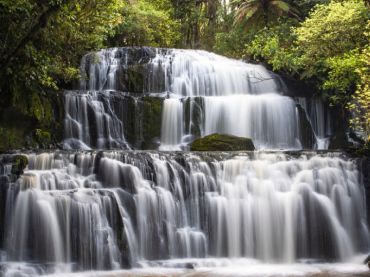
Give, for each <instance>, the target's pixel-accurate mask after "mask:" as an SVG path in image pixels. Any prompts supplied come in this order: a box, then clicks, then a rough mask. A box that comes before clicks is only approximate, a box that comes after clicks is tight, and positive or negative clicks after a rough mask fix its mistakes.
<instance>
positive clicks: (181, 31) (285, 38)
mask: <svg viewBox="0 0 370 277" xmlns="http://www.w3.org/2000/svg"><path fill="white" fill-rule="evenodd" d="M0 17H1V18H0V20H1V23H2V24H1V25H0V52H1V54H0V93H1V94H2V96H3V97H2V100H1V101H3V102H4V101H5V100H4V99H6V101H8V102H9V101H15V100H14V99H18V98H19V97H21V95H22V93H25V92H22V91H23V90H28V89H31V90H40V91H42V90H58V89H60V88H68V87H71V86H72V84H73V82H74V81H75V80H76V79H78V78H79V70H78V65H79V61H80V59H81V57H82V55H83V54H85V53H86V52H89V51H94V50H97V49H100V48H104V47H116V46H154V47H176V48H193V49H205V50H210V51H214V52H216V53H219V54H222V55H226V56H229V57H234V58H238V59H244V60H248V61H252V62H261V63H264V64H265V65H266V66H267V67H268V68H270V69H271V70H274V71H276V72H278V73H280V74H282V75H283V76H285V77H287V78H291V79H296V80H300V81H302V82H306V83H308V84H310V85H312V86H313V87H315V88H316V89H317V90H318V92H319V93H321V94H322V95H323V96H325V97H328V98H329V99H330V101H331V102H332V103H333V104H336V105H337V104H339V105H341V106H342V107H343V109H344V110H346V111H350V112H352V113H353V114H354V115H355V116H354V118H353V120H352V123H353V126H354V128H355V129H357V130H359V131H362V132H364V133H365V134H366V135H367V136H369V134H370V126H369V122H370V112H369V107H370V104H369V103H370V92H369V86H370V77H369V66H370V65H369V52H370V51H369V38H370V37H369V32H370V30H369V28H370V27H369V26H370V25H369V19H370V9H369V1H366V0H331V1H330V0H181V1H180V0H99V1H98V0H82V1H69V0H30V1H26V0H0ZM20 91H21V92H20ZM9 99H10V100H9Z"/></svg>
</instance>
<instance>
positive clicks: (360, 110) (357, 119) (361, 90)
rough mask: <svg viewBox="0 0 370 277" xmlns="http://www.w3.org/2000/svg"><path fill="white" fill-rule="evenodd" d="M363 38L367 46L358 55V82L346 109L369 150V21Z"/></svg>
mask: <svg viewBox="0 0 370 277" xmlns="http://www.w3.org/2000/svg"><path fill="white" fill-rule="evenodd" d="M365 36H366V38H367V39H368V44H367V46H366V47H365V48H364V49H363V51H362V53H361V55H360V62H361V66H359V67H357V69H356V73H357V74H358V75H359V81H358V82H357V89H356V92H355V94H354V95H353V96H352V99H351V101H350V102H349V104H348V108H349V110H350V111H351V112H352V114H353V118H352V120H351V123H352V126H353V128H354V129H355V130H357V131H359V132H362V133H363V135H364V137H365V138H366V139H367V146H368V149H370V147H369V146H370V21H369V24H368V26H367V31H366V32H365Z"/></svg>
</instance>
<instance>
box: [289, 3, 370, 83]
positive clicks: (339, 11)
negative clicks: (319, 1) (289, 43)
mask: <svg viewBox="0 0 370 277" xmlns="http://www.w3.org/2000/svg"><path fill="white" fill-rule="evenodd" d="M368 19H369V11H368V10H367V8H366V7H365V5H364V2H363V1H362V0H346V1H341V2H337V1H331V2H330V3H329V4H328V5H317V6H315V9H314V10H313V11H312V12H311V13H310V15H309V17H308V18H307V19H306V20H305V21H304V22H303V23H302V24H301V26H299V27H297V28H295V29H294V33H295V34H296V36H297V39H296V45H297V51H298V55H299V56H300V63H301V64H302V67H303V68H304V75H305V76H307V77H311V76H314V75H317V73H325V72H327V71H328V70H330V65H333V61H330V59H333V58H334V57H336V59H337V62H338V59H339V57H343V58H345V59H348V55H350V54H348V55H345V53H347V52H351V51H353V50H354V49H358V48H361V47H362V46H363V45H364V44H365V43H366V40H365V37H364V35H363V29H364V26H366V22H367V20H368Z"/></svg>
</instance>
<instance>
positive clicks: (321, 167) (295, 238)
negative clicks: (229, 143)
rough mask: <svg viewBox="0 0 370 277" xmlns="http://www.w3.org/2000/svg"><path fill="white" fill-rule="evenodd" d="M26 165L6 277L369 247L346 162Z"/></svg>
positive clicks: (147, 160) (11, 221)
mask: <svg viewBox="0 0 370 277" xmlns="http://www.w3.org/2000/svg"><path fill="white" fill-rule="evenodd" d="M28 159H29V165H28V168H27V169H26V171H25V172H24V174H23V175H21V177H20V178H19V179H18V180H16V181H14V180H13V181H12V180H11V179H8V181H7V189H6V194H5V198H4V200H5V202H4V203H5V210H4V211H2V212H3V213H4V214H5V217H4V218H0V219H1V220H2V222H0V223H1V226H4V236H5V240H4V242H5V244H4V246H3V247H4V251H5V252H4V254H3V258H2V259H3V261H2V263H3V267H2V268H3V269H4V268H5V269H6V270H8V271H6V272H9V275H6V274H5V276H13V275H10V272H13V273H14V272H25V271H27V272H34V274H41V273H43V274H46V273H53V272H68V271H75V270H79V271H80V270H92V269H99V270H103V269H118V268H122V267H132V266H133V267H135V266H139V265H141V264H148V263H149V264H150V262H155V261H158V260H168V261H169V262H170V261H171V260H174V261H175V259H179V258H192V259H194V260H199V261H201V259H205V258H211V257H212V258H219V259H234V258H252V259H257V260H259V261H262V262H266V263H276V262H283V263H292V262H298V261H301V260H307V259H308V260H313V261H316V260H321V261H346V260H348V259H350V258H351V257H352V256H353V255H355V254H358V253H361V252H363V251H366V250H367V249H368V247H369V246H370V245H369V232H368V228H367V225H366V215H365V203H364V197H363V188H362V185H361V183H360V176H359V171H358V168H357V166H356V163H355V162H354V161H352V160H347V159H346V158H343V157H340V156H339V154H325V155H324V154H322V155H318V154H316V153H314V152H311V153H301V154H295V156H294V157H293V156H290V155H288V154H284V153H267V152H265V153H258V152H255V153H233V154H230V153H213V154H212V153H205V154H203V155H200V154H195V153H183V154H181V155H180V154H178V153H163V152H162V153H161V152H137V153H135V152H123V151H120V152H98V153H94V152H86V153H83V152H82V153H74V152H60V153H59V152H54V153H39V154H28ZM4 168H5V167H4ZM2 174H3V176H10V175H9V174H10V172H9V170H8V171H6V170H5V171H3V172H2ZM3 178H5V177H3ZM19 263H22V264H19ZM15 264H19V266H18V267H16V268H17V270H18V271H17V270H15V268H14V265H15ZM31 269H32V270H31Z"/></svg>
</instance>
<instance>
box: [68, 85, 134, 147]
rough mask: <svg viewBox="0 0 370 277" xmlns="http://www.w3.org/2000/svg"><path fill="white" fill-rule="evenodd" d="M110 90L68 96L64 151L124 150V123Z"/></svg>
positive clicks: (125, 144)
mask: <svg viewBox="0 0 370 277" xmlns="http://www.w3.org/2000/svg"><path fill="white" fill-rule="evenodd" d="M111 101H112V96H111V94H110V92H109V91H102V92H97V91H87V92H79V91H71V92H68V93H67V94H66V96H65V102H66V104H65V110H66V117H65V122H64V126H65V137H66V138H67V139H66V140H65V141H64V148H65V149H75V148H77V149H84V150H88V149H91V148H90V147H92V148H97V149H106V148H124V149H127V148H128V145H127V143H126V140H125V137H124V134H123V122H122V121H121V120H120V119H119V118H118V117H117V115H116V114H115V113H114V108H113V104H112V103H111Z"/></svg>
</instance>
